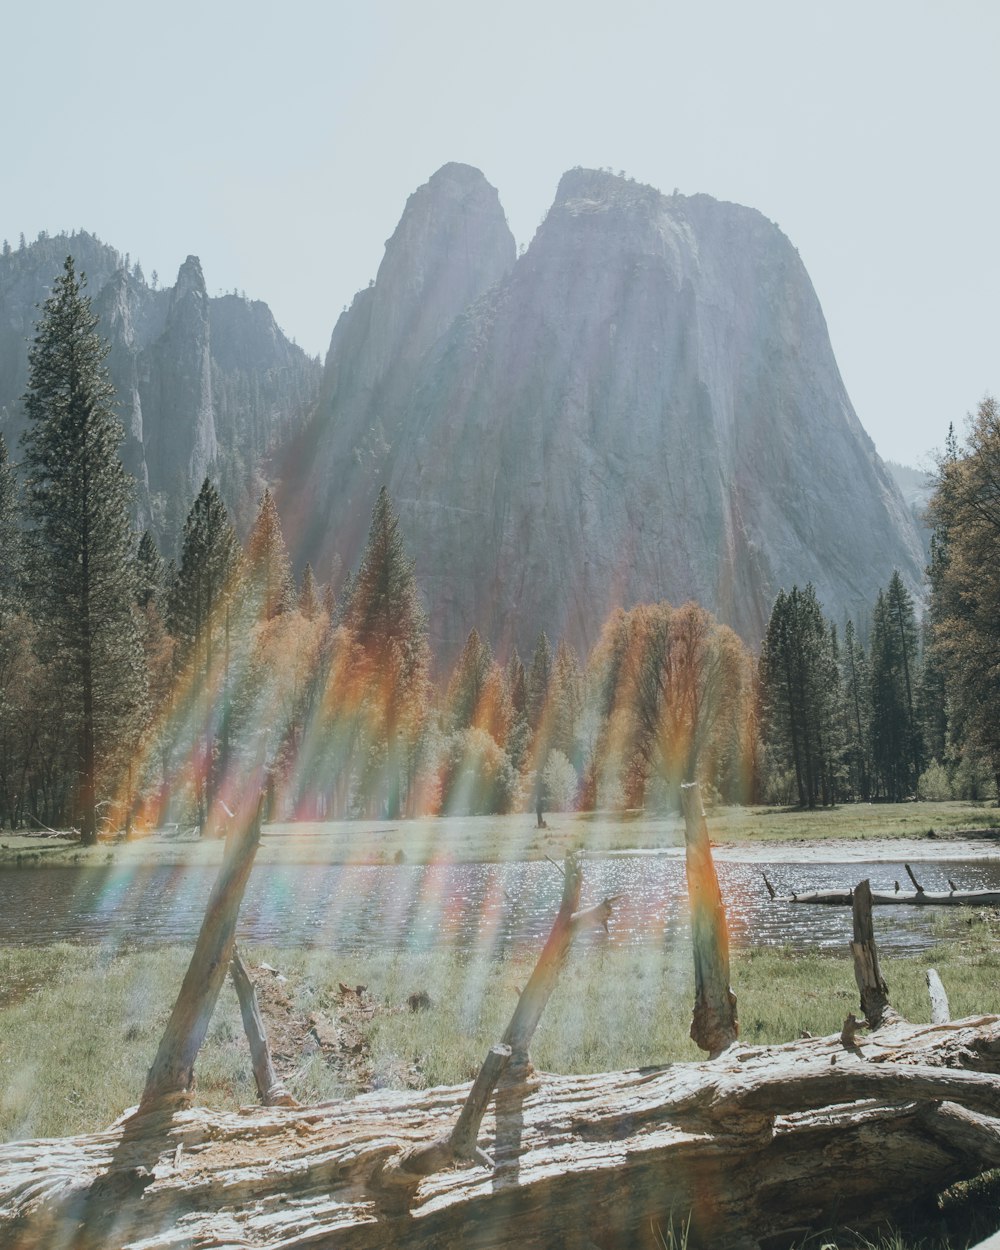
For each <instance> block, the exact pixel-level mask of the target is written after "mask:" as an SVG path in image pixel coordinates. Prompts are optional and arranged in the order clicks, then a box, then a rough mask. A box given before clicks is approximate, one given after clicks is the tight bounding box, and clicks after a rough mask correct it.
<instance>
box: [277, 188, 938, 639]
mask: <svg viewBox="0 0 1000 1250" xmlns="http://www.w3.org/2000/svg"><path fill="white" fill-rule="evenodd" d="M298 455H299V462H298V467H297V468H296V467H292V466H289V467H288V471H287V472H286V475H285V477H286V486H287V487H288V490H287V491H286V494H285V499H286V501H287V502H288V505H289V506H291V504H292V502H293V499H294V502H295V503H296V505H297V509H298V511H297V524H296V525H295V526H294V527H293V531H294V534H295V536H296V539H297V541H298V543H299V548H300V551H301V552H302V553H304V554H308V555H309V557H310V558H312V559H313V560H314V561H315V562H318V564H319V566H320V567H321V568H322V567H324V565H326V566H329V565H330V563H331V561H334V553H336V554H337V555H339V556H340V557H341V558H342V559H343V562H344V564H345V566H347V567H349V566H351V565H352V564H354V563H355V562H356V561H357V558H358V555H359V552H360V549H361V545H362V543H363V541H364V534H365V530H366V528H367V521H368V514H369V510H370V507H371V503H372V501H373V500H374V497H375V494H376V492H377V490H378V488H379V486H380V485H381V483H383V482H385V483H387V484H388V486H389V490H390V493H391V495H392V497H393V498H394V500H395V501H396V503H397V506H398V509H399V512H400V517H401V522H402V528H403V532H404V534H405V536H406V541H407V544H408V547H409V550H410V551H411V552H412V553H414V555H415V557H416V567H417V577H418V580H419V583H420V585H421V587H422V589H423V592H424V595H425V597H426V601H427V605H428V608H429V611H430V618H431V632H432V638H433V640H434V644H435V647H436V649H437V651H438V654H439V655H440V656H442V657H443V658H446V659H447V658H450V657H453V656H454V655H455V654H456V653H457V651H458V649H459V648H460V647H461V645H462V643H463V641H464V639H465V637H466V635H467V634H468V632H469V630H470V629H471V628H472V627H473V626H477V627H478V628H479V629H480V631H481V632H483V633H485V634H487V635H488V636H489V637H490V638H491V639H492V640H493V642H494V643H495V644H496V645H497V646H498V647H499V648H500V650H501V651H505V650H506V649H507V648H508V647H509V646H510V645H512V644H516V645H517V646H518V647H519V648H520V650H521V652H522V654H524V653H526V652H528V651H529V650H530V648H531V646H532V645H533V641H534V638H535V637H536V635H537V633H538V631H539V630H541V629H545V630H547V631H548V632H549V634H550V635H552V636H556V635H557V636H560V637H566V638H567V639H569V640H570V641H571V642H573V643H574V644H575V645H576V646H578V647H581V648H585V647H589V646H590V645H591V644H592V643H593V642H594V640H595V638H596V636H597V634H598V632H599V630H600V627H601V624H602V622H603V621H604V619H605V618H606V616H607V615H608V613H609V612H610V611H611V610H612V608H614V607H615V606H617V605H619V604H620V605H624V606H628V605H629V604H632V603H634V602H637V601H641V600H655V599H660V598H665V599H669V600H671V601H672V602H674V603H680V602H682V601H684V600H685V599H688V598H695V599H697V600H698V601H699V602H701V603H702V604H704V605H705V606H707V607H708V608H710V609H712V610H713V611H714V612H716V613H717V614H718V615H719V616H720V617H721V619H722V620H724V621H726V622H728V623H729V624H731V625H733V626H734V627H735V628H736V629H737V630H738V631H739V632H740V633H741V634H742V635H743V636H744V637H745V638H747V639H749V640H750V641H757V640H759V639H760V637H761V635H762V633H763V629H764V626H765V624H766V621H767V617H768V614H769V611H770V608H771V605H772V603H773V600H774V597H775V595H776V593H777V591H778V589H779V588H781V587H782V586H785V587H790V586H791V584H792V583H793V582H797V583H798V584H800V585H802V584H804V583H805V582H807V581H812V582H813V583H814V585H815V586H816V590H817V593H818V595H819V597H820V599H821V600H822V602H823V603H824V605H825V607H826V610H827V612H828V613H830V614H832V616H833V617H834V618H835V619H838V620H839V619H842V617H843V616H844V615H845V614H850V615H854V614H856V613H858V612H860V611H862V610H867V608H868V605H870V603H871V602H872V601H873V599H874V597H875V594H876V592H877V589H878V588H879V586H884V585H885V584H886V583H887V582H888V580H889V577H890V576H891V574H892V571H893V569H894V568H898V569H899V570H900V572H901V573H902V575H903V578H904V580H905V582H906V583H907V585H908V586H909V587H910V589H911V590H912V591H914V592H918V591H919V587H920V584H921V577H922V563H923V559H922V553H921V544H920V540H919V537H918V535H917V533H916V530H915V527H914V523H913V519H912V516H911V514H910V511H909V509H908V508H907V506H906V505H905V503H904V501H903V499H902V498H901V496H900V493H899V490H898V488H897V487H896V485H895V483H894V482H893V480H892V478H891V476H890V474H889V473H888V472H887V471H886V468H885V466H884V465H883V464H882V462H881V460H880V459H879V457H878V456H877V454H876V452H875V449H874V446H873V444H872V442H871V440H870V439H869V438H868V436H867V435H866V433H865V431H864V430H863V428H862V426H861V424H860V422H859V421H858V418H857V416H856V415H855V413H854V410H853V408H852V407H851V403H850V400H849V398H848V396H847V394H846V391H845V389H844V385H843V382H842V381H841V378H840V374H839V371H838V369H837V364H836V361H835V359H834V356H833V351H832V349H831V346H830V341H829V336H828V333H827V329H826V324H825V322H824V319H823V314H822V311H821V309H820V306H819V302H818V300H817V298H816V294H815V292H814V290H813V287H812V284H811V283H810V281H809V277H808V275H807V273H806V271H805V268H804V267H803V265H802V262H801V260H800V259H799V256H798V253H797V252H796V250H795V248H794V247H793V246H792V245H791V243H790V242H789V241H788V239H787V238H786V237H785V236H784V235H783V234H782V233H781V231H780V230H779V229H778V227H777V226H775V225H774V224H773V223H772V222H770V221H768V220H767V219H766V218H765V217H764V216H762V215H761V214H760V213H759V212H756V211H755V210H753V209H750V208H745V207H742V206H740V205H736V204H728V203H720V202H719V201H717V200H714V199H712V198H710V197H708V196H705V195H696V196H690V197H689V196H682V195H677V194H674V195H672V196H665V195H662V194H661V193H660V192H658V191H656V190H655V189H654V188H652V187H648V186H642V185H639V184H636V183H634V182H632V181H629V180H625V179H624V178H620V177H614V176H612V175H610V174H608V173H604V172H599V171H594V170H584V169H576V170H573V171H571V172H570V173H567V174H566V175H565V176H564V177H563V178H562V180H561V181H560V184H559V187H558V190H557V193H556V198H555V202H554V204H553V206H552V208H551V209H550V211H549V213H548V215H547V216H546V218H545V220H544V222H543V223H542V225H541V226H540V228H539V230H538V232H537V233H536V235H535V238H534V240H533V241H532V243H531V245H530V247H529V248H528V249H527V251H526V252H524V254H523V255H521V256H520V257H517V258H515V252H514V243H513V239H512V238H511V237H510V232H509V230H508V229H507V227H506V222H505V220H504V217H503V212H502V209H501V207H500V203H499V199H498V197H497V193H496V191H495V190H494V188H493V187H491V186H490V185H489V184H488V183H487V182H486V180H485V178H484V177H483V176H482V174H480V173H479V172H478V171H477V170H474V169H472V168H470V167H468V166H459V165H448V166H445V168H444V169H442V170H440V171H439V172H438V173H437V174H435V175H434V176H433V177H432V178H431V179H430V180H429V181H428V183H427V184H426V185H425V186H423V187H421V188H420V189H419V190H418V191H417V192H415V193H414V195H413V196H411V197H410V200H409V201H408V203H407V205H406V209H405V211H404V213H403V217H402V220H401V221H400V224H399V227H398V228H397V230H396V232H395V233H394V235H393V236H392V238H391V239H390V240H389V242H388V243H387V245H386V253H385V258H384V260H383V262H382V265H381V267H380V268H379V271H378V275H377V277H376V279H375V281H374V283H373V285H372V286H371V287H370V288H369V289H368V290H366V291H363V292H361V293H360V294H359V295H358V296H357V297H356V298H355V300H354V302H353V304H352V305H351V307H350V308H349V309H348V310H347V311H346V312H345V313H344V314H343V315H342V316H341V318H340V320H339V321H338V323H337V326H336V328H335V330H334V332H333V337H332V339H331V343H330V350H329V353H328V355H327V359H326V365H325V370H324V378H323V384H322V389H321V399H320V404H319V407H318V410H317V414H316V417H315V419H314V421H313V422H312V424H311V426H310V427H309V429H308V431H307V432H306V435H305V437H304V438H303V440H302V441H301V442H300V444H299V446H298ZM283 515H284V513H283Z"/></svg>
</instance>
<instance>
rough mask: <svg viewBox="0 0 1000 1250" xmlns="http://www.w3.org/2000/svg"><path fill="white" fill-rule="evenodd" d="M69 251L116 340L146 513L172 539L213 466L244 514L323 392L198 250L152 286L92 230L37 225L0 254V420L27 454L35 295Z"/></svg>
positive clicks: (309, 364) (258, 311)
mask: <svg viewBox="0 0 1000 1250" xmlns="http://www.w3.org/2000/svg"><path fill="white" fill-rule="evenodd" d="M67 255H72V256H73V257H74V259H75V261H76V267H77V270H78V271H81V270H82V271H83V272H84V273H85V274H86V275H87V281H88V286H87V291H88V294H89V295H90V296H91V299H92V300H93V303H94V307H95V309H96V311H97V312H98V313H99V314H100V317H101V325H100V330H101V333H102V334H103V335H105V336H106V337H107V338H108V339H109V340H110V343H111V353H110V356H109V365H110V368H111V373H112V377H113V379H114V382H115V385H116V387H117V391H118V402H119V416H120V417H121V419H122V423H123V425H124V427H125V431H126V442H125V445H124V447H123V453H122V454H123V460H124V462H125V464H126V465H127V467H128V468H129V469H130V471H131V472H132V473H133V474H134V475H135V477H136V480H137V482H138V491H137V501H136V503H137V511H138V519H139V522H140V524H141V525H144V526H145V525H152V527H153V529H154V530H155V532H156V533H157V534H158V536H159V537H160V538H161V540H165V547H166V549H167V550H168V551H170V550H171V548H172V542H173V540H174V538H176V535H177V533H178V532H179V528H180V525H181V524H182V522H183V518H184V516H185V514H186V512H187V508H188V506H189V505H190V503H191V501H192V500H193V498H194V496H195V494H196V493H197V490H198V488H199V486H200V485H201V481H202V479H203V478H204V476H205V475H206V474H207V473H212V474H213V476H215V477H217V478H218V479H219V480H220V482H221V484H222V487H223V491H224V493H225V494H226V496H227V499H228V501H229V503H230V505H231V506H232V507H234V508H235V510H236V511H237V512H238V513H241V514H243V515H242V517H241V519H243V520H244V521H245V520H246V519H247V518H246V514H247V513H248V512H249V510H250V509H251V508H252V507H253V505H254V503H255V499H256V495H257V494H259V486H260V477H259V472H260V464H261V461H262V459H263V458H264V456H265V455H266V454H267V453H268V452H270V451H271V450H273V448H274V447H275V446H276V444H277V443H278V442H280V441H281V440H282V439H284V438H287V437H289V436H290V434H291V433H292V432H293V431H294V430H295V429H297V428H298V426H299V425H300V424H301V423H302V421H303V420H304V417H305V415H306V413H307V411H308V409H309V408H310V407H311V406H312V405H313V404H314V403H315V398H316V395H317V393H318V385H319V380H320V366H319V362H318V361H315V360H311V359H310V358H309V357H307V356H306V354H305V353H304V352H303V351H302V350H301V349H300V348H298V347H296V346H294V345H293V344H292V343H290V342H289V341H288V340H287V339H286V338H285V336H284V335H283V334H282V332H281V330H280V329H279V328H278V326H277V324H276V323H275V320H274V318H273V317H272V315H271V313H270V310H269V309H268V307H267V305H266V304H263V303H261V302H260V301H257V300H247V299H244V298H242V297H240V296H237V295H225V296H222V297H218V298H210V297H209V296H208V293H207V291H206V288H205V280H204V277H203V275H202V271H201V265H200V263H199V261H198V258H197V257H196V256H189V257H188V258H187V260H185V261H184V263H183V264H182V265H181V267H180V271H179V273H178V275H177V282H176V284H175V285H174V286H173V287H166V288H161V289H153V288H152V287H151V286H150V285H149V284H148V283H147V281H146V279H145V277H144V276H143V275H142V272H141V271H140V270H139V269H138V266H135V267H133V266H131V265H130V264H128V263H127V261H126V259H124V258H123V257H122V256H121V254H120V253H118V252H117V251H115V249H114V248H112V247H109V246H108V245H107V244H105V243H102V242H101V241H100V240H99V239H97V238H95V237H94V235H91V234H87V233H86V232H80V233H76V234H73V235H57V236H54V237H51V238H50V237H47V236H41V237H40V238H39V239H38V240H37V241H36V242H34V243H32V244H30V245H28V246H26V247H24V248H23V249H18V250H12V251H10V252H8V253H6V254H4V255H2V256H0V428H2V429H3V431H4V435H5V437H6V439H7V441H8V444H9V446H10V450H11V455H12V456H13V457H14V458H15V459H16V458H17V456H18V440H19V437H20V434H21V431H22V430H23V428H24V416H23V412H22V406H21V396H22V395H23V393H24V388H25V386H26V384H27V376H28V374H27V352H28V344H29V342H30V340H31V338H32V337H33V334H34V328H35V323H36V321H37V319H38V317H39V309H38V305H40V304H41V303H42V302H43V301H44V300H45V298H46V296H47V295H48V292H49V289H50V286H51V283H52V280H53V279H54V278H55V277H56V275H57V274H58V273H59V272H60V271H61V269H62V265H63V262H64V261H65V259H66V256H67Z"/></svg>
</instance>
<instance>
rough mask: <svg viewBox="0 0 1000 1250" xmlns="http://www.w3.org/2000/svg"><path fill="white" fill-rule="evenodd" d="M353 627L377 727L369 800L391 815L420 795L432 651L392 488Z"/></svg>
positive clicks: (364, 563)
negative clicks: (419, 752) (417, 776)
mask: <svg viewBox="0 0 1000 1250" xmlns="http://www.w3.org/2000/svg"><path fill="white" fill-rule="evenodd" d="M345 624H346V626H347V630H348V632H349V634H350V637H351V640H352V643H353V644H354V646H355V647H356V648H357V657H358V658H357V664H356V666H355V667H356V674H355V678H356V681H357V683H358V687H359V689H360V692H361V698H362V700H363V702H364V704H365V706H366V710H367V721H368V726H369V737H368V758H367V761H366V766H365V768H364V770H363V776H362V778H361V790H362V799H363V802H364V804H365V807H366V808H367V810H368V812H369V813H370V814H372V815H375V814H377V813H378V811H379V809H380V808H382V807H384V809H385V811H386V813H387V815H388V816H390V817H395V816H398V815H399V814H400V811H401V807H402V804H403V801H404V799H410V798H411V797H412V795H413V788H412V782H413V780H414V767H415V761H416V749H417V744H418V740H419V737H420V734H421V731H422V727H423V721H424V716H425V713H426V707H427V684H428V669H429V667H430V649H429V646H428V643H427V617H426V615H425V613H424V610H423V607H422V606H421V603H420V596H419V594H418V593H417V583H416V579H415V578H414V576H413V561H412V560H411V559H410V558H409V557H408V556H407V554H406V551H405V549H404V547H403V539H402V536H401V534H400V532H399V520H398V518H397V516H396V513H395V510H394V508H393V506H392V501H391V500H390V498H389V492H388V491H387V490H386V488H385V487H384V486H383V487H382V489H381V490H380V491H379V495H378V499H377V500H376V501H375V507H374V508H373V509H372V523H371V528H370V529H369V532H368V542H367V545H366V546H365V551H364V555H363V556H362V559H361V566H360V568H359V569H358V573H357V577H356V578H355V579H354V581H353V583H352V586H351V595H350V602H349V603H348V604H347V606H346V609H345ZM410 807H412V805H410ZM408 814H409V813H408Z"/></svg>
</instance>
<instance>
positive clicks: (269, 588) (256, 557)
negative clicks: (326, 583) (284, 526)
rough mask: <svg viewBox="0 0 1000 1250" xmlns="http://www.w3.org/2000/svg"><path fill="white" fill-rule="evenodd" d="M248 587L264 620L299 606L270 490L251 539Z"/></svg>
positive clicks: (248, 556)
mask: <svg viewBox="0 0 1000 1250" xmlns="http://www.w3.org/2000/svg"><path fill="white" fill-rule="evenodd" d="M246 563H247V584H248V589H249V592H250V596H251V599H252V602H253V605H254V607H255V609H256V612H257V616H258V617H259V619H260V620H263V621H270V620H272V619H273V618H274V617H276V616H280V614H281V613H282V612H290V611H291V610H292V608H293V607H294V606H295V582H294V579H293V578H292V565H291V561H290V560H289V558H288V549H287V548H286V546H285V539H284V535H283V534H282V532H281V521H280V519H279V517H278V509H277V507H276V506H275V503H274V497H273V495H272V494H271V492H270V491H269V490H265V491H264V494H263V495H262V496H261V500H260V506H259V507H258V509H257V517H256V519H255V521H254V523H253V526H252V528H251V530H250V535H249V537H248V538H247V557H246Z"/></svg>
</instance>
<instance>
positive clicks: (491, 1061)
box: [371, 1045, 511, 1211]
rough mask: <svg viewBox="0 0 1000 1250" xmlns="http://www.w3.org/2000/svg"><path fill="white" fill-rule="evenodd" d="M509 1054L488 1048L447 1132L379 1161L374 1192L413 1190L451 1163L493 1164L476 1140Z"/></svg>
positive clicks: (402, 1204) (401, 1206)
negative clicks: (422, 1181) (466, 1095)
mask: <svg viewBox="0 0 1000 1250" xmlns="http://www.w3.org/2000/svg"><path fill="white" fill-rule="evenodd" d="M510 1053H511V1052H510V1047H509V1046H502V1045H501V1046H492V1047H491V1048H490V1051H489V1054H488V1055H487V1056H486V1058H485V1060H484V1061H483V1063H482V1066H481V1067H480V1069H479V1072H478V1073H477V1074H476V1079H475V1081H473V1083H472V1088H471V1089H470V1090H469V1096H468V1098H466V1100H465V1102H464V1103H463V1104H462V1110H461V1111H460V1112H459V1113H458V1119H457V1120H456V1122H455V1126H454V1128H453V1129H452V1130H451V1132H450V1133H444V1134H442V1135H441V1136H440V1137H436V1138H435V1139H434V1141H432V1142H430V1143H429V1144H428V1145H426V1146H411V1147H410V1149H409V1150H406V1151H404V1152H403V1153H402V1154H401V1155H398V1156H396V1158H394V1159H388V1160H386V1161H385V1162H384V1163H379V1165H378V1166H377V1167H376V1169H375V1171H374V1173H373V1174H372V1184H371V1188H372V1190H373V1191H374V1192H376V1193H377V1192H378V1191H379V1190H382V1191H393V1190H407V1191H408V1190H413V1189H415V1188H416V1186H417V1185H419V1184H420V1182H421V1180H423V1178H424V1177H426V1176H431V1175H433V1173H435V1172H441V1171H443V1170H444V1169H445V1168H448V1167H451V1166H452V1164H454V1163H473V1162H475V1163H482V1164H483V1165H484V1166H485V1167H489V1168H492V1167H493V1166H494V1162H493V1159H492V1158H491V1157H490V1156H489V1155H488V1154H486V1152H485V1151H484V1150H481V1149H480V1148H479V1147H478V1146H477V1144H476V1142H477V1140H478V1138H479V1128H480V1125H481V1124H482V1122H483V1116H484V1115H485V1114H486V1108H487V1107H488V1106H489V1102H490V1099H491V1098H492V1097H493V1093H494V1091H495V1089H496V1087H497V1082H498V1081H499V1080H500V1077H501V1075H502V1073H503V1070H504V1068H505V1067H506V1066H507V1062H508V1060H509V1059H510ZM408 1204H409V1197H408V1196H406V1197H404V1198H402V1199H401V1200H399V1201H398V1202H394V1203H392V1205H393V1206H395V1207H396V1208H397V1209H398V1210H400V1211H402V1210H405V1209H406V1207H407V1205H408ZM382 1205H383V1207H384V1206H385V1205H386V1204H385V1203H383V1204H382Z"/></svg>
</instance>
